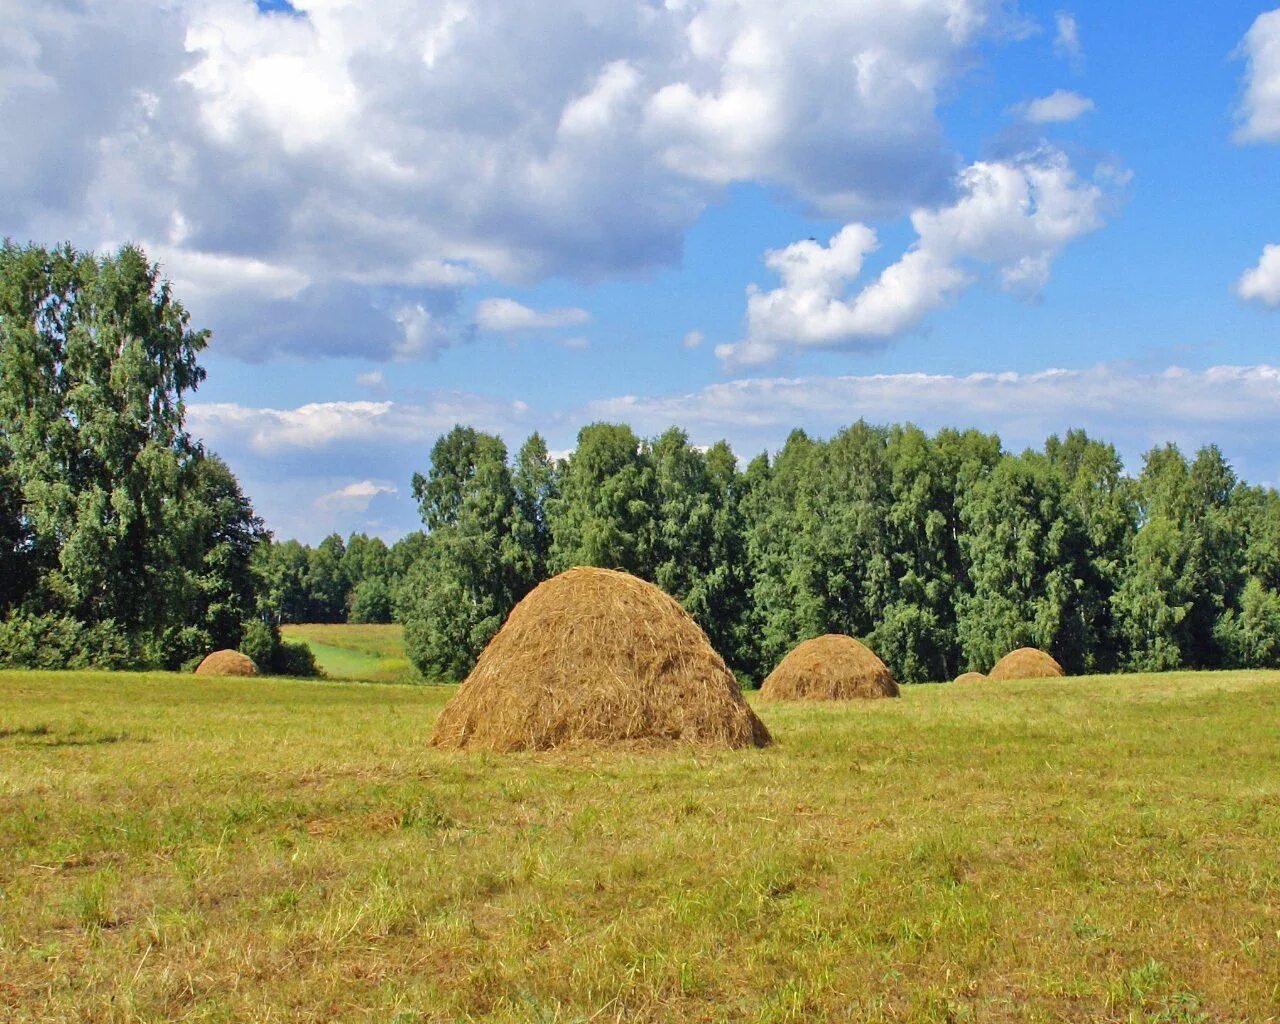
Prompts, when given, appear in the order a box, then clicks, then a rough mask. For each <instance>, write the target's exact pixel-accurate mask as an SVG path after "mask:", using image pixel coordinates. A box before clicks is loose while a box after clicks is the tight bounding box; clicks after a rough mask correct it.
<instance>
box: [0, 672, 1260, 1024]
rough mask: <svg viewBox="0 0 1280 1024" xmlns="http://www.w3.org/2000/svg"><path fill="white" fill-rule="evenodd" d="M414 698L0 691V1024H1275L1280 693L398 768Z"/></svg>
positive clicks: (195, 690)
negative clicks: (457, 1023) (713, 745)
mask: <svg viewBox="0 0 1280 1024" xmlns="http://www.w3.org/2000/svg"><path fill="white" fill-rule="evenodd" d="M450 692H451V691H450V689H449V688H443V687H429V686H428V687H421V686H419V687H410V686H385V685H370V686H360V687H352V686H345V685H341V684H334V683H312V682H300V681H282V680H273V679H253V680H223V679H213V680H197V679H195V678H194V677H191V676H174V675H164V674H154V675H128V674H117V675H112V674H105V673H104V674H92V673H85V674H53V673H12V672H11V673H0V1020H6V1021H11V1020H12V1021H28V1020H29V1021H36V1020H77V1021H135V1020H136V1021H163V1020H178V1019H181V1020H185V1021H210V1022H211V1021H328V1020H343V1021H382V1022H390V1021H398V1022H400V1024H405V1022H410V1021H454V1020H486V1021H510V1022H515V1021H556V1022H565V1024H567V1022H570V1021H637V1020H638V1021H742V1022H759V1024H763V1022H773V1021H822V1020H849V1021H916V1022H944V1021H948V1022H954V1021H1008V1022H1014V1021H1062V1020H1066V1021H1098V1022H1140V1021H1141V1022H1167V1024H1174V1022H1182V1024H1190V1022H1219V1021H1242V1022H1243V1021H1250V1022H1253V1021H1266V1020H1275V1019H1280V853H1278V851H1280V673H1222V674H1200V675H1196V674H1176V675H1167V676H1144V677H1139V676H1131V677H1117V678H1107V679H1102V678H1096V679H1078V680H1067V681H1043V682H1027V683H1004V684H996V683H980V684H975V685H972V686H967V687H952V686H940V687H914V688H912V687H909V688H906V690H905V692H904V696H903V699H902V700H900V701H892V702H890V701H881V702H875V703H866V704H847V705H831V706H807V707H796V706H772V705H765V704H759V703H758V704H757V706H758V707H759V708H760V710H761V713H762V715H763V717H764V718H765V720H766V722H767V723H768V724H769V726H770V728H771V729H772V730H773V732H774V735H775V737H776V738H777V740H778V742H777V744H776V745H775V746H773V747H771V748H769V749H767V750H763V751H739V752H716V753H708V752H696V751H693V750H687V749H685V750H678V751H675V752H668V753H644V754H642V753H635V752H631V753H625V754H624V753H613V752H609V751H595V752H583V751H578V752H575V753H553V754H542V755H512V756H501V757H500V756H492V755H489V756H485V755H461V754H447V753H439V752H436V751H433V750H431V749H430V748H429V747H428V746H427V745H426V742H425V741H426V737H427V735H428V734H429V732H430V728H431V723H432V720H433V719H434V717H435V715H436V713H437V712H438V710H439V708H440V706H441V705H442V703H443V702H444V701H445V700H446V699H447V698H448V696H449V694H450Z"/></svg>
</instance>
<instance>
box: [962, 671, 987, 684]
mask: <svg viewBox="0 0 1280 1024" xmlns="http://www.w3.org/2000/svg"><path fill="white" fill-rule="evenodd" d="M986 678H987V677H986V676H984V675H983V674H982V673H981V672H962V673H961V674H960V675H958V676H956V679H955V681H956V682H957V683H980V682H982V680H984V679H986Z"/></svg>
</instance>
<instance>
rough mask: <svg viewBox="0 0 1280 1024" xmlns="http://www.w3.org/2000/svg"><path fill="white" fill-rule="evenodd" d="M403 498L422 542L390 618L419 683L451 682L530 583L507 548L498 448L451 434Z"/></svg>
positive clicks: (510, 491) (506, 505) (505, 494)
mask: <svg viewBox="0 0 1280 1024" xmlns="http://www.w3.org/2000/svg"><path fill="white" fill-rule="evenodd" d="M413 494H414V497H415V498H417V499H418V504H419V510H420V512H421V515H422V519H423V522H424V523H426V525H427V527H428V529H429V533H428V535H427V539H426V543H425V548H424V551H423V554H422V556H421V557H420V558H419V559H418V561H417V562H416V563H415V564H414V566H413V567H412V569H410V571H409V573H408V575H407V576H406V577H405V581H404V584H403V585H402V587H401V589H400V593H399V597H398V605H397V609H396V617H397V619H398V620H399V621H400V622H402V623H403V624H404V636H405V651H406V653H407V654H408V656H409V659H410V660H411V661H412V662H413V664H414V665H415V666H416V667H417V669H418V670H419V671H420V672H421V673H422V674H423V675H424V676H426V677H428V678H431V679H460V678H462V677H463V676H464V675H466V674H467V672H469V671H470V670H471V667H472V665H474V664H475V659H476V658H477V657H478V656H479V654H480V652H481V651H482V650H483V649H484V646H485V644H487V643H488V642H489V640H490V639H491V638H492V636H493V634H494V633H496V632H497V630H498V627H499V626H500V625H501V624H502V620H503V619H504V618H505V617H506V614H507V612H508V611H509V610H510V608H511V606H512V605H513V604H515V602H516V601H518V600H519V599H520V598H521V597H523V596H524V594H525V593H527V592H528V590H529V589H530V588H531V587H532V586H533V583H534V580H532V579H531V578H529V577H528V576H525V575H523V574H522V572H521V569H522V566H523V564H524V563H523V561H522V559H520V558H519V557H518V555H519V552H518V550H517V548H516V545H515V544H514V543H513V540H512V524H513V520H514V518H515V515H516V496H515V488H514V486H513V484H512V479H511V470H510V468H509V467H508V465H507V451H506V447H505V446H504V445H503V443H502V441H501V439H500V438H497V437H494V436H492V435H490V434H482V433H479V432H478V431H476V430H473V429H471V428H470V427H454V428H453V430H451V431H450V432H449V433H448V434H446V435H445V436H444V437H442V438H440V439H439V440H438V441H437V442H436V443H435V445H434V446H433V447H432V449H431V469H430V471H429V472H428V473H427V475H426V476H423V475H421V474H418V473H415V474H414V477H413Z"/></svg>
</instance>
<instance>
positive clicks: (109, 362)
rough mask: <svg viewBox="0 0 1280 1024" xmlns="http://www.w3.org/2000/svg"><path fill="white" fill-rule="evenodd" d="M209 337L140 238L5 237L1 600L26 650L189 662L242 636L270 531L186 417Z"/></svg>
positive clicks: (89, 659)
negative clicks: (52, 245) (92, 242)
mask: <svg viewBox="0 0 1280 1024" xmlns="http://www.w3.org/2000/svg"><path fill="white" fill-rule="evenodd" d="M207 337H208V336H207V332H204V331H197V330H193V329H192V328H191V327H190V325H189V322H188V317H187V313H186V311H185V310H184V309H183V308H182V306H181V304H180V303H178V302H177V301H176V300H175V299H174V298H173V296H172V294H171V292H170V289H169V285H168V282H166V281H163V280H161V278H160V276H159V272H158V269H157V268H156V267H155V266H153V265H151V264H149V263H148V262H147V259H146V257H145V255H144V254H143V253H142V252H141V251H140V250H139V249H137V248H134V247H132V246H125V247H124V248H122V249H120V250H119V251H118V252H117V253H115V254H113V255H108V256H101V257H99V256H95V255H93V254H92V253H78V252H76V251H75V250H74V249H72V248H71V247H70V246H62V247H60V248H56V249H45V248H43V247H40V246H36V245H29V246H25V247H18V246H15V245H13V244H11V243H8V242H6V243H5V244H4V245H3V246H2V247H0V614H5V613H10V614H11V616H12V617H13V618H12V621H15V622H19V623H25V624H26V625H21V626H18V627H15V630H16V633H15V635H18V634H20V635H21V636H23V637H26V638H27V639H26V640H24V641H23V642H22V643H21V644H18V645H17V646H16V647H14V648H12V650H13V651H14V652H17V651H18V650H19V649H21V650H23V651H26V652H27V653H25V654H18V653H14V654H13V655H12V656H13V657H24V658H27V657H36V656H37V655H35V654H32V653H31V652H32V651H33V650H38V651H39V652H40V653H39V654H38V657H39V658H40V659H41V660H42V661H43V662H44V663H50V664H51V663H53V662H54V661H56V660H57V659H58V657H61V658H62V663H63V664H66V665H71V664H88V663H94V662H93V659H97V662H98V663H101V664H104V665H105V664H133V665H138V666H143V665H152V664H157V663H162V664H165V665H168V666H170V667H175V666H176V665H177V664H179V663H180V662H181V661H182V660H184V659H185V658H187V657H189V656H190V655H191V654H192V653H194V652H195V651H197V650H199V649H200V648H202V647H208V646H210V645H214V644H216V645H228V646H230V645H233V644H234V643H235V642H236V641H237V640H238V639H239V633H238V629H239V622H240V621H241V619H242V618H243V617H244V616H245V614H246V613H247V612H248V611H250V610H251V608H252V605H253V603H254V591H255V589H256V586H257V580H256V578H255V576H254V574H253V572H252V570H251V559H252V552H253V549H254V548H255V547H256V546H257V544H258V543H259V541H260V540H261V539H262V537H263V531H262V524H261V522H260V521H259V520H258V519H257V518H256V516H254V514H253V509H252V507H251V506H250V505H249V502H248V501H247V500H246V499H245V498H244V496H243V494H241V492H240V489H239V486H238V485H237V483H236V481H235V478H234V477H233V476H232V475H231V473H230V471H229V470H228V469H227V467H226V466H225V464H223V463H222V462H221V461H220V460H218V459H217V458H216V457H214V456H212V455H209V454H208V453H206V452H205V451H204V450H203V449H202V448H201V447H200V446H199V445H198V444H196V443H195V442H193V441H192V439H191V438H190V437H189V436H188V435H187V433H186V431H185V429H184V418H185V412H186V396H187V394H188V393H189V392H191V391H192V390H194V389H195V388H196V387H197V386H198V385H199V383H200V382H201V381H202V380H203V379H204V371H203V370H202V369H201V368H200V366H199V364H198V362H197V357H198V355H199V353H200V351H201V350H202V349H203V348H204V346H205V344H206V342H207ZM36 624H43V625H39V626H37V625H36ZM33 637H34V638H37V639H34V640H33V639H32V638H33ZM28 641H30V642H28ZM33 645H34V646H33ZM59 651H60V652H62V654H61V655H58V654H57V652H59ZM0 660H3V659H0Z"/></svg>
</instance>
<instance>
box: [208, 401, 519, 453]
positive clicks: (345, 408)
mask: <svg viewBox="0 0 1280 1024" xmlns="http://www.w3.org/2000/svg"><path fill="white" fill-rule="evenodd" d="M527 413H528V407H527V406H526V405H525V404H524V403H523V402H520V401H510V402H506V401H498V400H495V399H491V398H485V397H482V396H478V395H472V394H467V393H465V392H443V393H438V394H434V395H432V396H431V397H430V399H429V400H428V401H426V402H424V403H422V404H420V405H404V404H400V403H396V402H392V401H380V402H371V401H349V402H348V401H343V402H308V403H307V404H305V405H300V406H298V407H296V408H293V409H272V408H261V407H251V406H243V405H239V404H237V403H234V402H195V403H192V404H191V405H190V406H189V408H188V426H189V428H190V430H191V432H192V433H193V434H194V435H195V436H197V437H201V438H204V439H206V440H208V441H209V443H210V445H211V446H212V447H213V448H214V449H215V450H216V451H219V452H222V451H223V450H224V449H229V450H235V451H247V452H250V453H252V454H253V455H255V456H261V457H281V458H285V457H292V456H293V455H295V454H298V453H307V452H315V453H322V452H325V451H332V450H334V449H335V448H341V449H343V450H347V451H350V452H352V453H357V454H361V455H364V456H367V455H369V453H370V450H371V447H373V446H376V445H381V444H388V445H392V444H421V443H423V442H430V441H432V440H434V438H435V437H436V435H437V434H440V433H443V432H444V431H446V430H448V429H449V428H450V427H451V426H453V425H454V424H455V423H464V422H465V423H471V424H473V425H475V426H478V427H485V428H486V429H495V428H506V427H510V426H512V425H513V424H517V423H521V422H523V421H524V418H525V417H526V415H527Z"/></svg>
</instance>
